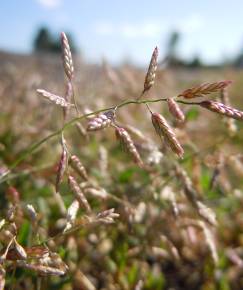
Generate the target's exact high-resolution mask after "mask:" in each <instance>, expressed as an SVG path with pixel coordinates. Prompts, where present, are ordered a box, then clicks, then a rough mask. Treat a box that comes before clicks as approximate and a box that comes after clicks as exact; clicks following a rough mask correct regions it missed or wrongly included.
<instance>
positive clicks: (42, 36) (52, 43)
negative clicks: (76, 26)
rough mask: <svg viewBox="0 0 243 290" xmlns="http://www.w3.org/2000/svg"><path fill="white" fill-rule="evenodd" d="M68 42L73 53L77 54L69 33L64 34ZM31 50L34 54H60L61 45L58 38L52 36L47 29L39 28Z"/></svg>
mask: <svg viewBox="0 0 243 290" xmlns="http://www.w3.org/2000/svg"><path fill="white" fill-rule="evenodd" d="M66 35H67V37H68V41H69V45H70V47H71V50H72V52H73V53H75V52H77V47H76V45H75V43H74V40H73V37H72V35H71V34H70V33H66ZM33 48H34V51H35V52H38V53H40V52H49V53H60V52H61V49H62V48H61V44H60V36H59V35H57V36H56V35H53V34H52V33H51V32H50V31H49V29H48V28H46V27H41V28H40V29H39V30H38V31H37V34H36V36H35V38H34V42H33Z"/></svg>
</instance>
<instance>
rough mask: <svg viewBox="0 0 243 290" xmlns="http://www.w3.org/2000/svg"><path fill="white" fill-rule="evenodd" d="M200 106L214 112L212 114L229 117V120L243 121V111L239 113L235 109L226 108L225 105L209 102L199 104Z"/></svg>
mask: <svg viewBox="0 0 243 290" xmlns="http://www.w3.org/2000/svg"><path fill="white" fill-rule="evenodd" d="M199 105H200V106H201V107H204V108H206V109H208V110H210V111H212V112H215V113H218V114H221V115H224V116H226V117H229V118H233V119H236V120H240V121H243V112H242V111H239V110H237V109H235V108H232V107H229V106H226V105H225V104H223V103H219V102H216V101H211V100H207V101H203V102H201V103H199Z"/></svg>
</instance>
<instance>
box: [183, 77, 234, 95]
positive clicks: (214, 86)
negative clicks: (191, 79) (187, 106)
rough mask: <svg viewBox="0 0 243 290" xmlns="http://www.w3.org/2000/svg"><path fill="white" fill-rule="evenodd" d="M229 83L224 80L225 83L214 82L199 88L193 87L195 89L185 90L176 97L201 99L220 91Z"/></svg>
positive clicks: (229, 82)
mask: <svg viewBox="0 0 243 290" xmlns="http://www.w3.org/2000/svg"><path fill="white" fill-rule="evenodd" d="M231 83H232V81H228V80H226V81H219V82H214V83H205V84H201V85H199V86H195V87H192V88H190V89H187V90H185V91H184V92H182V93H181V94H179V95H178V97H184V98H186V99H191V98H196V97H203V96H204V95H208V94H211V93H214V92H217V91H220V90H222V89H223V88H225V87H227V86H228V85H229V84H231Z"/></svg>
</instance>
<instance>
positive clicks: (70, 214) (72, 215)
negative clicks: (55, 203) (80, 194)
mask: <svg viewBox="0 0 243 290" xmlns="http://www.w3.org/2000/svg"><path fill="white" fill-rule="evenodd" d="M78 210H79V202H78V200H76V199H75V200H74V201H73V202H72V203H71V205H70V206H69V208H68V209H67V217H66V219H67V224H66V227H65V229H64V231H63V232H66V231H68V230H69V229H70V228H71V227H72V225H73V223H74V221H75V219H76V216H77V213H78Z"/></svg>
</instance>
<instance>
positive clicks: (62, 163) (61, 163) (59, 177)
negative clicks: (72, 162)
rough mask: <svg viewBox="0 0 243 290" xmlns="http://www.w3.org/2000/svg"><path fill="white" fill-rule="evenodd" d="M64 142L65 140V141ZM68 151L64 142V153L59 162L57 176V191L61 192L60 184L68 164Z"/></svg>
mask: <svg viewBox="0 0 243 290" xmlns="http://www.w3.org/2000/svg"><path fill="white" fill-rule="evenodd" d="M63 142H64V141H63ZM67 157H68V156H67V151H66V149H65V146H64V144H62V155H61V158H60V161H59V164H58V169H57V176H56V192H59V187H60V184H61V182H62V180H63V176H64V173H65V170H66V166H67Z"/></svg>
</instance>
